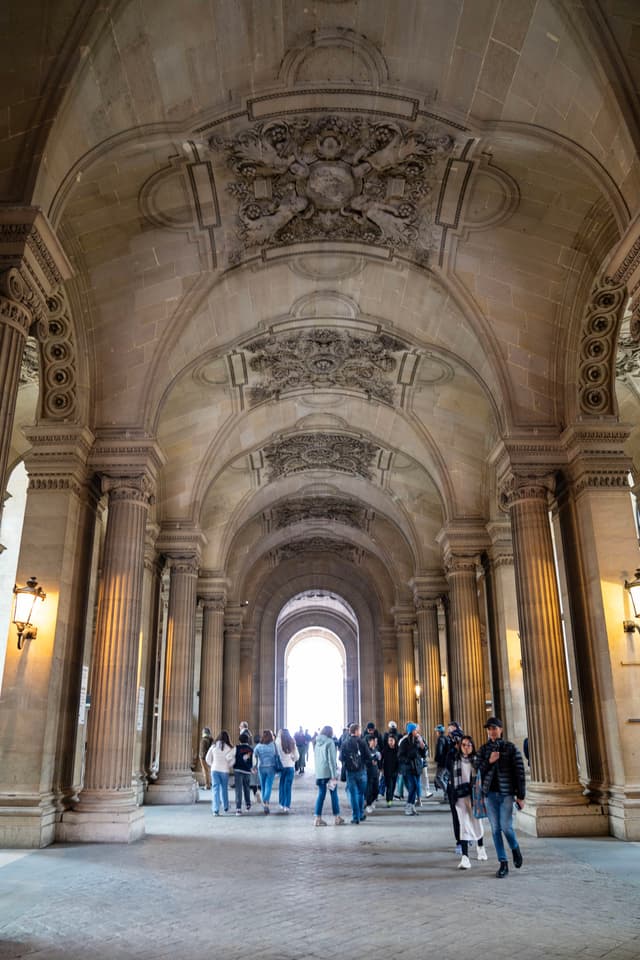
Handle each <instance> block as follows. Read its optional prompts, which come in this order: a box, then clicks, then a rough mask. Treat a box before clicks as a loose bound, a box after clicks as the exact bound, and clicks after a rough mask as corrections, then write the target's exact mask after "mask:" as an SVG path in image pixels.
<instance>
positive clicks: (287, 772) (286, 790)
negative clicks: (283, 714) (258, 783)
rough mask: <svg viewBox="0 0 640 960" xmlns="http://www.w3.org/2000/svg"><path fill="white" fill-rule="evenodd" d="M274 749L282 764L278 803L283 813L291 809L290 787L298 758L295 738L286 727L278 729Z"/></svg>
mask: <svg viewBox="0 0 640 960" xmlns="http://www.w3.org/2000/svg"><path fill="white" fill-rule="evenodd" d="M276 750H277V751H278V756H279V757H280V763H281V765H282V770H281V771H280V783H279V785H278V803H279V804H280V809H281V810H282V812H283V813H289V811H290V810H291V787H292V784H293V778H294V776H295V772H296V763H297V762H298V760H299V758H300V754H299V753H298V748H297V746H296V742H295V740H294V739H293V737H292V736H291V734H290V733H289V731H288V730H287V728H286V727H283V728H282V730H279V731H278V736H277V737H276Z"/></svg>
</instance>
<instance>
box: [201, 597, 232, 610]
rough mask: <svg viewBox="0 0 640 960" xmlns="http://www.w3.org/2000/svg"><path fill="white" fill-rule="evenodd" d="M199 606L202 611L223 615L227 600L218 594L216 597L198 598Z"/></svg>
mask: <svg viewBox="0 0 640 960" xmlns="http://www.w3.org/2000/svg"><path fill="white" fill-rule="evenodd" d="M199 599H200V606H201V607H202V609H203V610H213V612H214V613H224V610H225V607H226V605H227V598H226V596H225V595H224V594H222V593H220V594H218V595H217V596H208V595H207V596H200V598H199Z"/></svg>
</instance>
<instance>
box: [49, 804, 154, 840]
mask: <svg viewBox="0 0 640 960" xmlns="http://www.w3.org/2000/svg"><path fill="white" fill-rule="evenodd" d="M142 837H144V811H143V810H142V807H129V808H123V809H121V810H118V809H116V808H114V809H112V810H68V811H67V812H66V813H63V815H62V819H61V820H60V822H59V823H58V825H57V829H56V840H60V841H66V842H68V843H134V842H135V841H136V840H140V839H141V838H142Z"/></svg>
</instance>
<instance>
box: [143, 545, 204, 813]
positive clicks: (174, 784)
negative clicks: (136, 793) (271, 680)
mask: <svg viewBox="0 0 640 960" xmlns="http://www.w3.org/2000/svg"><path fill="white" fill-rule="evenodd" d="M169 566H170V584H169V611H168V623H167V649H166V659H165V677H164V696H163V714H162V734H161V740H160V769H159V772H158V779H157V780H156V781H155V783H153V784H150V786H149V789H148V791H147V796H146V802H147V803H149V804H173V803H182V804H185V803H195V801H196V800H197V798H198V787H197V783H196V781H195V779H194V776H193V772H192V770H191V761H192V759H193V743H192V726H193V724H192V716H193V676H194V646H195V613H196V586H197V580H198V556H197V554H196V553H185V554H184V555H173V556H170V558H169Z"/></svg>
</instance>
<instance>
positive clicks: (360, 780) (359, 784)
mask: <svg viewBox="0 0 640 960" xmlns="http://www.w3.org/2000/svg"><path fill="white" fill-rule="evenodd" d="M340 762H341V763H342V765H343V767H344V768H345V771H346V774H347V795H348V797H349V803H350V804H351V814H352V816H351V823H354V824H355V823H360V822H361V821H362V820H366V819H367V817H366V814H365V812H364V802H365V795H366V792H367V767H368V765H369V764H370V763H371V752H370V750H369V747H368V745H367V743H366V741H365V740H364V739H363V738H362V737H361V736H360V724H359V723H352V724H350V726H349V736H348V737H347V738H346V740H344V741H343V744H342V749H341V750H340Z"/></svg>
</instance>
